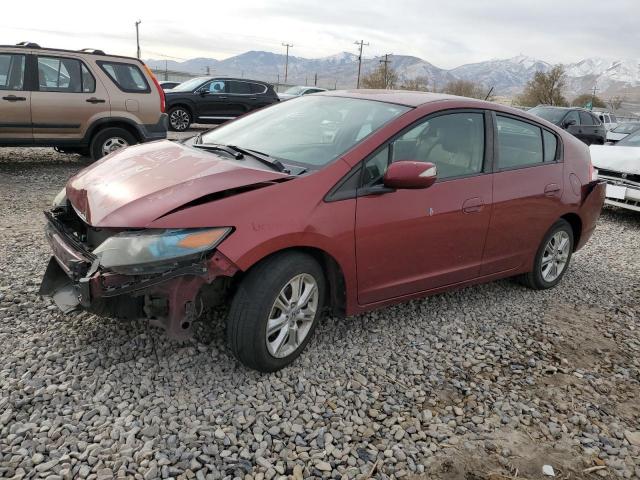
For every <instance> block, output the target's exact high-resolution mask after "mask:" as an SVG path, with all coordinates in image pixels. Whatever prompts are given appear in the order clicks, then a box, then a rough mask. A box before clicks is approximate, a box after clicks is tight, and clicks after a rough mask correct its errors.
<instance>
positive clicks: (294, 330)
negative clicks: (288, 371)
mask: <svg viewBox="0 0 640 480" xmlns="http://www.w3.org/2000/svg"><path fill="white" fill-rule="evenodd" d="M318 300H319V292H318V283H317V282H316V279H315V278H313V277H312V276H311V275H309V274H307V273H301V274H300V275H296V276H295V277H293V278H292V279H291V280H289V282H288V283H287V284H286V285H285V286H284V287H283V288H282V290H280V293H279V294H278V296H277V297H276V300H275V302H273V306H272V307H271V312H270V313H269V319H268V320H267V337H266V338H267V349H268V350H269V353H270V354H271V355H272V356H274V357H276V358H284V357H288V356H289V355H291V354H292V353H293V352H295V351H296V350H297V349H298V347H299V346H300V345H302V342H304V339H305V338H307V335H308V334H309V331H310V330H311V327H312V325H313V321H314V320H315V318H316V310H317V308H318Z"/></svg>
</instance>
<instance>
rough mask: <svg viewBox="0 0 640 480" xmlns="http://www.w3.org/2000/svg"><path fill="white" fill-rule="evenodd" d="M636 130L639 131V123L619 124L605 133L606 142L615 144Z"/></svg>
mask: <svg viewBox="0 0 640 480" xmlns="http://www.w3.org/2000/svg"><path fill="white" fill-rule="evenodd" d="M636 130H640V122H635V123H621V124H620V125H618V126H617V127H616V128H614V129H613V130H609V131H608V132H607V142H611V143H617V142H619V141H620V140H622V139H623V138H625V137H626V136H627V135H629V134H631V133H633V132H635V131H636Z"/></svg>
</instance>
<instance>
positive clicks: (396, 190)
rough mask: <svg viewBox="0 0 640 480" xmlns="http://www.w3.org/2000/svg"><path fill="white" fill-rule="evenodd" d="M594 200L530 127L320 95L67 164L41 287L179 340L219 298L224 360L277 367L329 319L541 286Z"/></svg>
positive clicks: (582, 227) (550, 130) (450, 100)
mask: <svg viewBox="0 0 640 480" xmlns="http://www.w3.org/2000/svg"><path fill="white" fill-rule="evenodd" d="M603 201H604V185H603V184H602V183H600V182H598V181H597V180H596V179H595V176H594V174H593V169H592V167H591V162H590V157H589V151H588V149H587V147H586V146H585V145H584V144H583V143H582V142H580V141H579V140H576V139H575V138H574V137H572V136H571V135H569V134H567V133H566V132H564V131H562V130H561V129H559V128H557V127H555V126H554V125H552V124H551V123H548V122H546V121H544V120H542V119H540V118H537V117H533V116H531V115H528V114H526V113H524V112H522V111H519V110H515V109H512V108H508V107H504V106H501V105H496V104H493V103H488V102H482V101H478V100H472V99H466V98H461V97H450V96H445V95H437V94H428V93H416V92H392V91H366V90H358V91H353V92H326V93H320V94H316V95H313V96H308V97H302V98H300V99H296V100H292V101H289V102H283V103H281V104H277V105H274V106H272V107H268V108H265V109H263V110H260V111H257V112H255V113H252V114H250V115H246V116H244V117H241V118H239V119H237V120H235V121H233V122H230V123H228V124H226V125H224V126H222V127H220V128H218V129H216V130H213V131H210V132H208V133H204V134H201V135H199V136H197V137H194V138H192V139H190V140H189V141H186V142H184V143H173V142H170V141H160V142H154V143H148V144H143V145H137V146H132V147H129V148H127V149H125V150H122V151H118V152H115V153H113V154H111V155H109V156H107V157H105V158H104V159H102V160H100V161H99V162H97V163H95V164H93V165H92V166H90V167H89V168H87V169H85V170H83V171H81V172H80V173H78V174H77V175H76V176H74V177H73V178H71V179H70V180H69V182H68V183H67V185H66V187H65V189H63V191H61V192H60V194H59V195H58V197H57V198H56V199H55V202H54V206H53V208H52V210H50V211H48V212H46V216H47V219H48V223H47V230H46V235H47V238H48V240H49V243H50V244H51V248H52V249H53V257H52V259H51V261H50V263H49V266H48V268H47V271H46V274H45V277H44V280H43V283H42V286H41V293H42V294H44V295H51V296H53V298H54V299H55V301H56V303H58V305H59V306H60V307H61V308H63V310H65V311H67V312H69V311H72V310H74V309H76V308H83V309H86V310H89V311H91V312H95V313H96V314H100V315H106V316H112V317H118V318H122V319H135V318H141V317H142V318H148V319H150V320H152V321H153V322H154V323H155V324H157V325H161V326H163V327H164V328H165V329H166V331H167V333H168V334H170V335H171V336H173V337H178V338H185V337H189V336H190V335H191V329H192V326H193V324H194V321H196V320H197V319H198V317H199V316H201V315H202V314H203V312H205V311H206V310H207V309H208V308H211V307H214V306H217V305H221V304H228V305H229V310H228V318H227V320H226V322H227V324H226V331H227V340H228V344H229V347H230V349H231V351H232V352H233V353H234V354H235V355H236V356H237V357H238V358H239V359H240V360H241V361H242V362H243V363H244V364H245V365H247V366H249V367H252V368H254V369H257V370H261V371H274V370H277V369H279V368H282V367H284V366H285V365H287V364H289V363H291V362H292V361H293V360H294V359H295V358H296V357H297V356H298V355H299V354H300V353H301V351H302V350H303V349H304V347H305V345H306V344H307V343H308V342H309V340H310V338H311V337H312V334H313V331H314V329H315V328H316V326H317V324H318V321H319V319H320V318H321V316H322V314H323V313H325V312H330V313H332V314H346V315H354V314H358V313H361V312H365V311H367V310H371V309H374V308H379V307H383V306H385V305H390V304H393V303H396V302H401V301H406V300H409V299H412V298H417V297H423V296H426V295H430V294H433V293H437V292H442V291H444V290H450V289H454V288H460V287H463V286H467V285H471V284H476V283H481V282H487V281H490V280H495V279H498V278H504V277H516V276H517V277H519V278H520V279H521V280H522V281H523V283H524V284H526V285H527V286H529V287H531V288H534V289H546V288H550V287H553V286H555V285H556V284H557V283H558V282H559V281H560V280H561V278H562V276H563V275H564V274H565V273H566V272H567V269H568V268H569V262H570V260H571V255H572V254H573V253H574V252H575V251H577V250H579V249H580V248H581V247H582V246H583V245H584V244H585V243H586V242H587V241H588V240H589V237H590V236H591V235H592V233H593V231H594V229H595V227H596V220H597V218H598V216H599V214H600V209H601V207H602V204H603Z"/></svg>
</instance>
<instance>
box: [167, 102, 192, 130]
mask: <svg viewBox="0 0 640 480" xmlns="http://www.w3.org/2000/svg"><path fill="white" fill-rule="evenodd" d="M189 125H191V112H189V110H187V109H186V108H185V107H173V108H172V109H171V110H169V126H170V127H171V130H175V131H176V132H184V131H185V130H186V129H187V128H189Z"/></svg>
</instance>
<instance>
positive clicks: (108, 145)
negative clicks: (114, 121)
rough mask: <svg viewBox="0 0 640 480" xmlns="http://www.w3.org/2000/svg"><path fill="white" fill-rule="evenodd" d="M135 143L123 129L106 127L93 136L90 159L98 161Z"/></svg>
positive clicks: (133, 138) (131, 136) (135, 140)
mask: <svg viewBox="0 0 640 480" xmlns="http://www.w3.org/2000/svg"><path fill="white" fill-rule="evenodd" d="M136 143H138V140H137V139H136V137H134V136H133V135H132V134H131V133H130V132H129V131H127V130H125V129H124V128H120V127H108V128H105V129H103V130H100V131H99V132H98V133H96V134H95V135H94V136H93V138H92V139H91V145H90V147H89V151H90V153H91V158H92V159H93V160H98V159H100V158H102V157H104V156H105V155H108V154H109V153H112V152H115V151H116V150H120V149H122V148H125V147H128V146H129V145H135V144H136Z"/></svg>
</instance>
